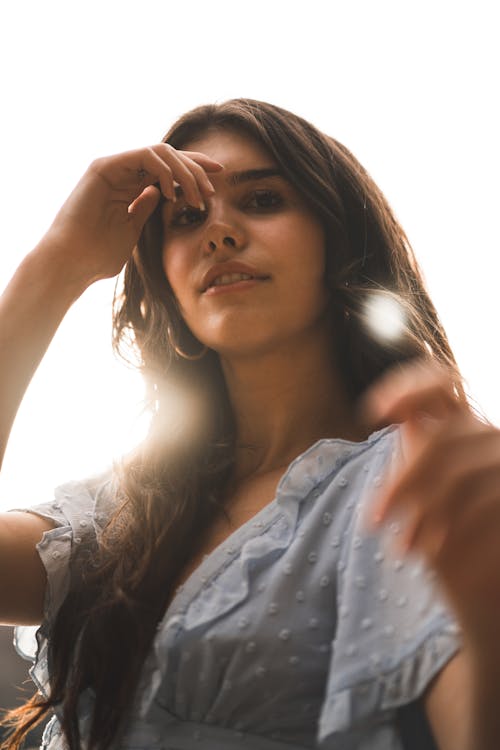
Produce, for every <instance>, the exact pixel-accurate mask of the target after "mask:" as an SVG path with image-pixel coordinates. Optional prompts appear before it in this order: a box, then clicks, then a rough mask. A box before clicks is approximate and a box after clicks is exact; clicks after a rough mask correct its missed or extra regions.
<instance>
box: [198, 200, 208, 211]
mask: <svg viewBox="0 0 500 750" xmlns="http://www.w3.org/2000/svg"><path fill="white" fill-rule="evenodd" d="M199 205H200V211H206V206H205V203H204V201H200V204H199Z"/></svg>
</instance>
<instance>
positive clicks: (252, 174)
mask: <svg viewBox="0 0 500 750" xmlns="http://www.w3.org/2000/svg"><path fill="white" fill-rule="evenodd" d="M266 177H284V174H283V172H282V171H281V170H280V169H278V168H277V167H262V168H260V169H245V170H243V171H242V172H231V173H230V174H229V175H228V177H227V182H228V184H229V185H233V186H235V185H241V183H242V182H250V181H252V180H264V179H265V178H266Z"/></svg>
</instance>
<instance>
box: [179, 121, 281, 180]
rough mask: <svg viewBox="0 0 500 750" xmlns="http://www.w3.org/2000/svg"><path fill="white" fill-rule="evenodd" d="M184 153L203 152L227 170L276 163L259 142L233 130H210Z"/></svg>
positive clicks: (185, 146) (188, 145) (186, 145)
mask: <svg viewBox="0 0 500 750" xmlns="http://www.w3.org/2000/svg"><path fill="white" fill-rule="evenodd" d="M183 150H184V151H201V153H203V154H206V155H207V156H210V157H211V158H212V159H215V160H216V161H219V162H220V163H221V164H223V165H224V167H225V168H226V169H230V170H235V171H239V170H244V169H249V168H251V167H255V166H258V167H259V168H260V167H268V166H269V167H272V166H276V162H275V161H274V159H273V158H272V157H271V155H270V154H269V152H268V151H267V150H266V149H265V148H264V146H262V145H261V144H260V143H259V142H258V141H257V140H255V139H253V138H252V137H251V136H248V135H246V134H244V133H238V132H236V131H233V130H210V131H208V132H207V133H205V134H203V135H202V136H200V137H198V138H196V139H194V140H192V141H189V142H188V143H186V144H184V146H183Z"/></svg>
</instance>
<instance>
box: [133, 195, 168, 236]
mask: <svg viewBox="0 0 500 750" xmlns="http://www.w3.org/2000/svg"><path fill="white" fill-rule="evenodd" d="M159 200H160V191H159V190H158V188H156V187H155V186H154V185H148V187H147V188H145V189H144V190H143V191H142V193H141V194H140V196H139V197H138V198H136V199H135V201H133V203H131V204H130V206H129V207H128V213H129V216H130V217H131V219H132V221H133V223H134V228H135V231H136V233H137V235H139V234H140V233H141V231H142V228H143V227H144V224H145V223H146V221H147V220H148V219H149V217H150V216H151V214H152V213H153V211H154V210H155V208H156V206H157V205H158V203H159Z"/></svg>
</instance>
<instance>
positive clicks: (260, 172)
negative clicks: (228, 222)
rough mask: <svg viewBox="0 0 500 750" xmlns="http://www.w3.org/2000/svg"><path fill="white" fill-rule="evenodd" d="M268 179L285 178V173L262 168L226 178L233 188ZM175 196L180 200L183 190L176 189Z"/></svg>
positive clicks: (233, 173) (276, 169) (236, 173)
mask: <svg viewBox="0 0 500 750" xmlns="http://www.w3.org/2000/svg"><path fill="white" fill-rule="evenodd" d="M266 177H283V178H284V177H285V175H284V174H283V172H282V171H281V170H280V169H278V168H277V167H261V168H258V169H244V170H243V171H241V172H230V173H229V175H228V176H227V177H226V182H227V183H228V185H231V187H236V186H237V185H241V184H243V183H245V182H252V181H254V180H264V179H266ZM175 194H176V196H177V197H178V198H179V197H180V196H181V195H182V188H181V187H180V185H177V186H176V188H175Z"/></svg>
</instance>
